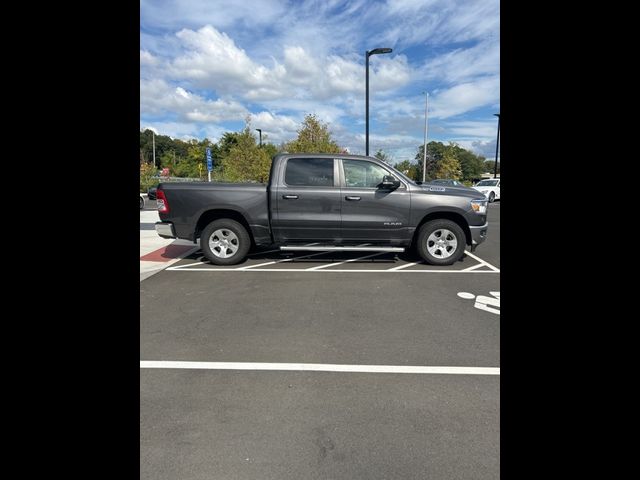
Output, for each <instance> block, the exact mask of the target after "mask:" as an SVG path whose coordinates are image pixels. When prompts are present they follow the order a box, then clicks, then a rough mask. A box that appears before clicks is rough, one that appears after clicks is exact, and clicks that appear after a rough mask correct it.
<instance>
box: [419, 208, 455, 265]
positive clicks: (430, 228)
mask: <svg viewBox="0 0 640 480" xmlns="http://www.w3.org/2000/svg"><path fill="white" fill-rule="evenodd" d="M443 235H444V237H443ZM466 243H467V239H466V236H465V234H464V231H463V230H462V228H460V226H459V225H458V224H457V223H455V222H453V221H451V220H446V219H440V220H431V221H430V222H427V223H425V224H424V225H422V227H420V230H419V232H418V237H417V239H416V251H417V252H418V255H420V257H422V259H423V260H424V261H425V262H427V263H428V264H430V265H451V264H453V263H455V262H457V261H458V260H460V258H461V257H462V255H463V254H464V248H465V245H466Z"/></svg>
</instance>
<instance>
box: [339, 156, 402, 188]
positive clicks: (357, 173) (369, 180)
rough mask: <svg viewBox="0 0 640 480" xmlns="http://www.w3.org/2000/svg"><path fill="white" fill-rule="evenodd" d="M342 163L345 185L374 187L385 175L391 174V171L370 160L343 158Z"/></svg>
mask: <svg viewBox="0 0 640 480" xmlns="http://www.w3.org/2000/svg"><path fill="white" fill-rule="evenodd" d="M342 165H344V178H345V182H346V185H347V187H360V188H376V187H377V186H378V185H379V184H381V183H382V179H383V178H384V176H385V175H391V172H389V171H387V170H385V169H384V168H382V167H381V166H379V165H377V164H375V163H372V162H363V161H359V160H343V161H342ZM394 177H395V175H394Z"/></svg>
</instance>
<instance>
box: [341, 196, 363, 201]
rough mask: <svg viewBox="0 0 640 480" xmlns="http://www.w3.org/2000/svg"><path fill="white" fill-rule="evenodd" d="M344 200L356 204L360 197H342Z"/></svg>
mask: <svg viewBox="0 0 640 480" xmlns="http://www.w3.org/2000/svg"><path fill="white" fill-rule="evenodd" d="M344 198H345V200H350V201H352V202H357V201H358V200H360V197H344Z"/></svg>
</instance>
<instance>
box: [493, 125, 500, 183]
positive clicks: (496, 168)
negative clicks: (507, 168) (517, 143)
mask: <svg viewBox="0 0 640 480" xmlns="http://www.w3.org/2000/svg"><path fill="white" fill-rule="evenodd" d="M494 115H495V116H496V117H498V138H497V139H496V161H495V164H494V165H493V178H497V177H498V146H499V145H500V114H499V113H494Z"/></svg>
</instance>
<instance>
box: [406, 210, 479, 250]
mask: <svg viewBox="0 0 640 480" xmlns="http://www.w3.org/2000/svg"><path fill="white" fill-rule="evenodd" d="M443 218H444V219H447V220H451V221H452V222H455V223H457V224H458V225H459V226H460V228H462V231H463V232H464V236H465V237H466V241H467V245H471V229H470V228H469V224H468V223H467V221H466V220H465V219H464V217H463V216H462V215H460V214H459V213H455V212H434V213H430V214H428V215H426V216H425V217H424V218H423V219H422V220H421V221H420V223H419V224H418V226H417V227H416V231H415V233H414V234H413V241H412V243H415V240H416V238H417V237H418V232H419V231H420V228H421V227H422V225H424V224H425V223H427V222H430V221H431V220H440V219H443Z"/></svg>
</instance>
